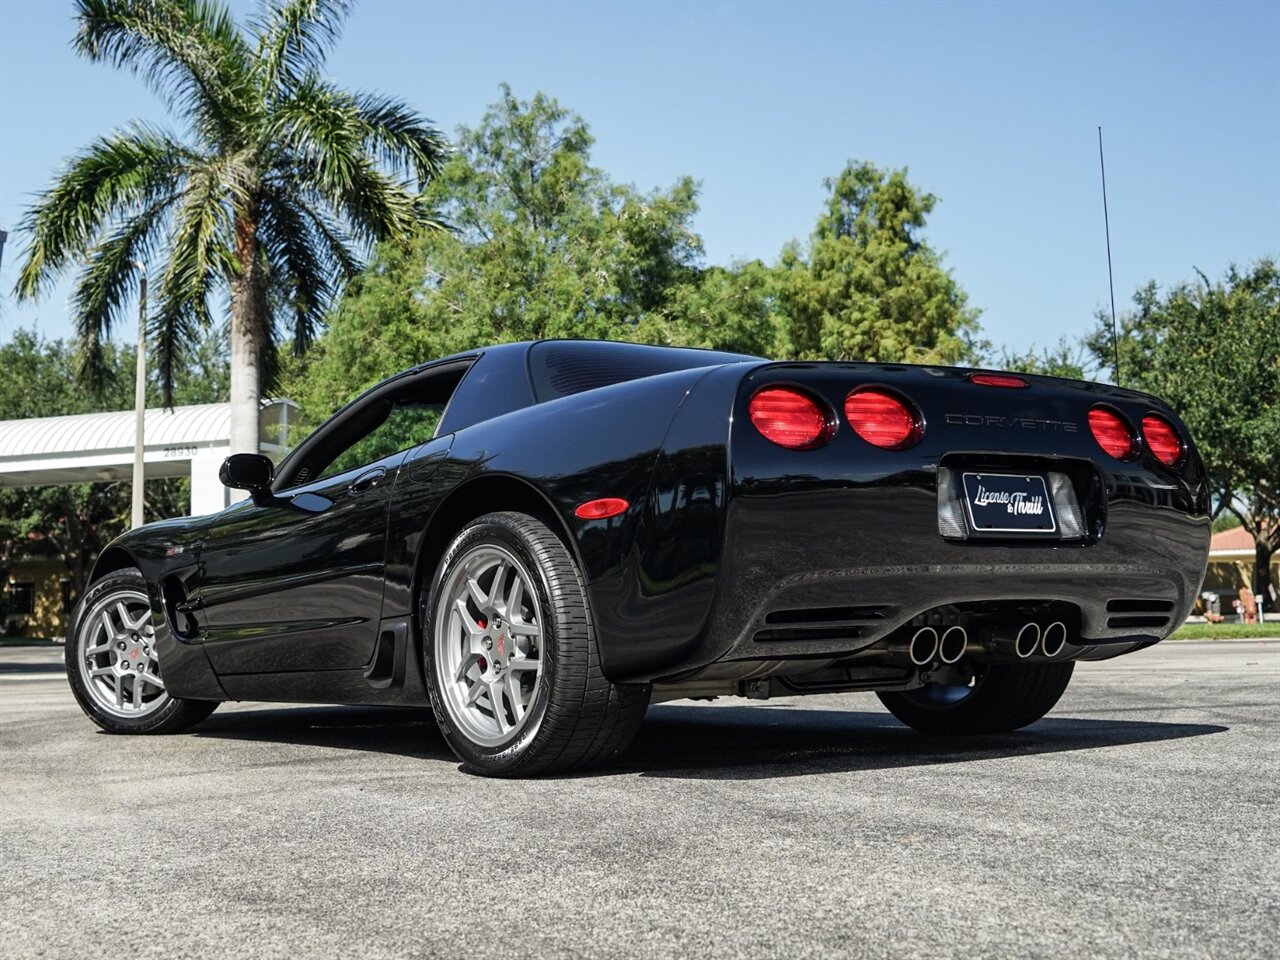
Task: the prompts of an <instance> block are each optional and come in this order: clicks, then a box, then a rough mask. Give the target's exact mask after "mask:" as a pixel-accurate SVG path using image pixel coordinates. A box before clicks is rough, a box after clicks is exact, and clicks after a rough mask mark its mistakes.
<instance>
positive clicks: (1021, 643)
mask: <svg viewBox="0 0 1280 960" xmlns="http://www.w3.org/2000/svg"><path fill="white" fill-rule="evenodd" d="M1039 646H1040V624H1038V623H1036V622H1035V621H1034V620H1032V621H1030V622H1028V623H1024V624H1023V625H1022V629H1021V630H1019V631H1018V635H1017V636H1016V637H1014V638H1013V652H1014V653H1015V654H1017V655H1018V659H1019V660H1025V659H1027V657H1029V656H1031V655H1032V654H1033V653H1035V652H1036V649H1037V648H1038V647H1039Z"/></svg>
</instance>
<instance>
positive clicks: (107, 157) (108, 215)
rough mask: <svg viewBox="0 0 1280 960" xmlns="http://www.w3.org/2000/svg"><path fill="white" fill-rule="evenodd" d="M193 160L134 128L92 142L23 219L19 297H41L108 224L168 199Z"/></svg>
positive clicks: (153, 133)
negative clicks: (25, 241) (23, 254)
mask: <svg viewBox="0 0 1280 960" xmlns="http://www.w3.org/2000/svg"><path fill="white" fill-rule="evenodd" d="M194 159H196V158H195V157H194V155H193V154H192V153H191V152H190V151H189V150H187V149H186V148H185V147H184V146H182V144H180V143H178V142H177V141H176V140H175V139H173V138H172V137H170V136H168V135H166V134H164V133H161V132H159V131H157V130H154V129H152V128H150V127H145V126H140V125H135V126H134V127H132V128H131V129H130V130H128V131H126V132H122V133H117V134H115V135H113V136H110V137H104V138H102V139H99V140H97V141H96V142H94V143H93V144H92V145H91V146H90V147H89V149H88V150H86V151H85V152H84V153H82V154H80V155H79V156H78V157H75V158H74V159H73V160H72V161H71V163H70V164H69V166H68V168H67V169H66V170H65V171H64V172H63V173H62V175H61V176H60V177H59V178H58V179H57V180H55V181H54V183H53V184H52V185H51V186H50V187H49V189H48V190H46V191H45V193H44V194H43V195H42V196H41V197H40V198H39V199H38V200H37V201H36V203H35V205H34V206H32V207H31V209H30V210H29V211H28V212H27V213H26V215H25V216H24V218H23V221H22V230H23V232H24V233H26V235H27V236H28V237H29V240H28V246H27V250H26V257H25V260H24V262H23V264H22V268H21V271H20V272H19V275H18V282H17V285H16V287H15V290H16V292H17V295H18V297H19V298H20V299H32V298H34V297H37V296H39V295H40V294H42V293H44V292H47V290H48V289H49V287H50V286H52V284H53V283H54V281H55V280H56V279H57V277H58V275H59V274H60V273H61V272H62V271H63V270H64V269H65V268H66V267H67V266H68V265H69V264H70V263H71V262H72V261H74V260H75V259H76V258H78V257H81V256H84V255H85V254H87V253H88V252H89V251H90V249H91V248H92V247H93V244H94V241H95V240H96V239H97V237H98V234H99V233H100V232H101V231H102V229H103V227H104V225H105V224H107V223H108V222H109V221H110V220H111V219H113V218H117V217H123V216H128V215H129V214H130V213H134V212H137V211H138V210H140V209H143V208H145V207H147V206H149V205H151V204H153V203H155V202H156V201H157V200H159V199H162V198H164V197H166V196H171V195H172V193H173V191H175V190H176V189H177V184H178V183H179V182H180V181H181V178H182V176H183V173H184V171H185V169H186V167H187V165H188V164H190V163H191V162H192V161H193V160H194Z"/></svg>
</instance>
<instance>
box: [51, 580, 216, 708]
mask: <svg viewBox="0 0 1280 960" xmlns="http://www.w3.org/2000/svg"><path fill="white" fill-rule="evenodd" d="M138 594H142V595H143V597H145V596H146V595H147V582H146V580H144V579H143V578H142V573H141V572H140V571H138V570H136V569H134V568H133V567H128V568H125V569H123V570H117V571H115V572H114V573H110V574H108V575H107V576H105V577H103V578H102V579H101V580H96V581H94V583H93V584H91V585H90V587H89V589H88V590H86V591H85V594H84V596H83V597H81V598H80V602H79V603H78V604H77V605H76V609H75V612H74V613H72V615H71V625H70V628H69V629H68V630H67V640H66V647H65V648H64V653H63V659H64V660H65V662H66V668H67V681H68V682H69V683H70V684H71V692H72V693H73V694H74V695H75V698H76V702H77V703H79V704H80V709H81V710H83V711H84V712H85V714H86V716H88V717H89V719H90V720H92V721H93V722H94V723H96V724H97V725H98V726H100V727H101V728H102V729H103V730H106V731H107V732H108V733H179V732H181V731H183V730H186V729H188V728H189V727H191V726H193V725H195V724H197V723H199V722H200V721H201V720H203V719H204V718H205V717H207V716H209V714H211V713H213V711H214V709H215V708H217V706H218V704H217V701H209V700H182V699H179V698H177V697H173V696H170V695H169V694H168V693H167V692H165V691H158V690H156V689H155V688H152V691H151V694H150V696H151V697H152V700H153V701H156V700H161V699H162V700H163V702H156V703H155V704H154V706H150V705H148V709H147V710H146V712H145V714H144V715H142V716H137V717H131V716H120V715H116V714H113V713H111V712H110V710H109V709H107V708H106V707H105V706H104V705H103V704H102V703H101V702H100V700H99V698H98V697H96V696H95V695H94V693H93V692H91V691H90V689H89V684H91V683H93V682H94V678H92V677H90V676H88V670H89V664H88V662H87V661H86V657H85V656H84V655H83V654H82V653H81V650H80V641H81V639H82V636H81V635H82V634H83V633H86V632H89V635H88V636H86V637H85V638H84V639H86V640H88V639H90V637H91V636H92V635H93V631H95V630H96V629H97V625H96V623H95V622H93V621H96V620H97V619H98V617H97V616H96V615H95V614H96V612H97V611H100V610H102V609H103V607H104V605H109V604H110V603H111V600H112V598H113V597H116V598H121V599H122V600H125V601H127V602H128V603H133V604H135V605H136V604H137V599H136V598H137V595H138ZM147 607H148V609H149V604H148V605H147ZM91 616H92V620H90V619H89V618H90V617H91ZM144 639H147V640H150V641H151V643H149V644H148V645H147V646H148V648H149V647H150V646H151V645H152V644H153V643H154V638H153V637H144ZM127 642H130V643H133V646H134V649H137V648H138V644H140V643H141V642H142V640H133V639H129V640H128V641H127ZM128 652H129V651H127V650H126V651H125V655H127V654H128ZM108 656H109V657H110V658H112V659H113V660H114V659H119V654H118V653H117V652H111V653H110V654H99V655H97V656H96V657H95V658H94V659H95V662H98V663H101V662H102V661H104V660H106V659H107V658H108ZM160 669H161V670H163V667H162V666H161V667H160ZM160 679H161V680H163V673H161V674H160ZM120 682H124V681H120ZM133 682H134V683H137V681H136V680H134V681H133ZM143 689H144V691H145V687H144V688H143ZM142 699H143V702H144V704H145V703H146V696H145V695H144V696H143V698H142Z"/></svg>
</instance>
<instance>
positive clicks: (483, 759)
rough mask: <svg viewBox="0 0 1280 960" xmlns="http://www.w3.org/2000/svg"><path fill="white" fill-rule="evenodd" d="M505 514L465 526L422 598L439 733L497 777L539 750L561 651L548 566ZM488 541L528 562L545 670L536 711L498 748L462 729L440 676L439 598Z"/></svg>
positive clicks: (428, 671)
mask: <svg viewBox="0 0 1280 960" xmlns="http://www.w3.org/2000/svg"><path fill="white" fill-rule="evenodd" d="M504 519H505V518H504V517H503V516H488V517H481V518H480V519H479V520H477V521H474V522H472V523H470V524H468V525H467V526H465V527H464V528H463V529H462V531H461V532H460V533H459V534H458V535H457V536H456V537H455V538H454V540H453V542H452V543H450V545H449V548H448V549H447V550H446V551H445V554H444V557H443V558H441V560H440V563H439V564H438V565H437V567H436V572H435V575H434V576H433V577H432V580H431V588H430V591H429V592H428V593H427V595H426V597H425V598H424V604H423V607H424V613H423V617H422V624H423V630H422V637H423V665H424V666H425V668H426V669H425V673H426V681H427V691H428V693H429V694H430V697H431V709H432V711H433V712H434V714H435V717H436V724H437V726H438V727H439V729H440V732H441V734H442V735H443V736H444V738H445V740H446V741H447V742H448V744H449V746H450V747H451V748H452V749H453V751H454V752H455V753H456V754H457V755H458V756H459V757H460V758H461V759H462V761H463V763H464V764H466V765H467V766H469V767H472V768H475V769H478V770H480V771H483V772H484V773H487V774H490V775H493V774H497V775H503V774H507V773H511V772H513V771H515V770H517V769H518V768H519V767H520V766H521V765H522V764H523V763H524V762H525V761H526V759H527V758H528V757H529V755H530V754H532V753H533V752H535V750H536V745H537V741H538V736H539V734H540V733H541V731H542V725H543V720H544V719H545V718H546V714H547V709H548V707H549V706H550V704H551V701H552V694H553V691H554V690H555V687H556V679H557V669H556V664H557V656H556V654H557V652H558V650H559V640H558V638H559V629H558V628H559V625H558V623H557V622H556V617H555V606H554V604H552V602H551V585H550V583H549V582H548V580H547V573H546V569H545V567H544V564H543V563H542V562H540V561H539V559H538V557H537V556H536V555H535V554H534V552H533V550H532V549H531V547H530V545H529V543H528V542H527V541H526V540H525V538H524V537H523V536H522V535H521V534H520V533H519V532H518V531H517V530H516V529H514V528H513V527H512V526H509V525H508V524H507V523H505V522H503V521H504ZM485 544H495V545H497V546H501V547H503V548H505V549H506V550H509V551H510V552H511V553H512V554H514V555H515V557H516V558H517V559H518V560H519V561H520V562H521V563H522V564H524V567H525V569H526V570H527V571H528V572H529V575H530V578H531V580H532V581H533V582H532V587H533V590H534V594H535V597H536V601H537V605H538V618H539V620H538V622H539V625H540V626H541V627H542V637H541V646H542V649H541V656H542V670H541V673H540V675H539V677H538V687H537V692H536V695H535V697H534V703H533V713H532V715H531V716H530V717H529V718H528V720H527V721H525V724H524V726H522V727H521V728H520V731H519V732H518V733H517V734H516V737H515V739H513V740H511V741H509V742H507V743H505V744H502V745H501V746H498V747H485V746H481V745H479V744H477V743H475V742H474V741H472V740H471V739H470V738H469V737H467V735H466V734H465V733H463V732H462V731H461V730H459V729H458V728H457V727H456V726H455V725H454V722H453V720H452V718H451V717H450V715H449V711H448V709H447V708H446V707H445V704H444V698H443V695H442V693H441V691H440V680H439V675H438V672H437V664H436V656H435V639H436V638H435V631H436V617H437V615H438V613H439V605H440V602H441V587H442V585H443V584H444V583H445V581H446V580H447V579H448V577H449V575H450V574H451V573H452V572H453V569H454V565H455V564H456V562H457V560H458V558H459V557H461V556H463V555H465V554H466V553H467V552H469V551H470V550H471V549H473V548H474V547H477V546H482V545H485Z"/></svg>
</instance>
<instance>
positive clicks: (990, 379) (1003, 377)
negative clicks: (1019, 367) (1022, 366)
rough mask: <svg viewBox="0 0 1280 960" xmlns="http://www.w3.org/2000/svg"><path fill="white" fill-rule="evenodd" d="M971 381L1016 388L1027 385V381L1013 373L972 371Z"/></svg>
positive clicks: (982, 385) (984, 385) (985, 384)
mask: <svg viewBox="0 0 1280 960" xmlns="http://www.w3.org/2000/svg"><path fill="white" fill-rule="evenodd" d="M969 382H970V383H976V384H978V386H981V387H1010V388H1012V389H1014V390H1021V389H1022V388H1023V387H1025V386H1027V381H1025V380H1023V379H1022V378H1021V377H1015V376H1014V375H1013V374H1011V373H971V374H969Z"/></svg>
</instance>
